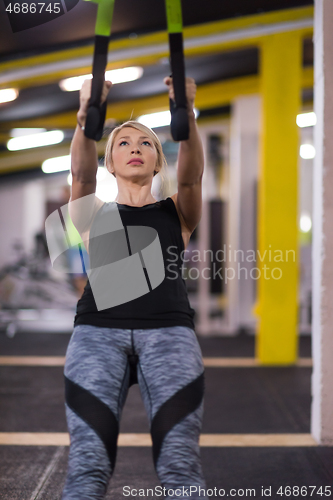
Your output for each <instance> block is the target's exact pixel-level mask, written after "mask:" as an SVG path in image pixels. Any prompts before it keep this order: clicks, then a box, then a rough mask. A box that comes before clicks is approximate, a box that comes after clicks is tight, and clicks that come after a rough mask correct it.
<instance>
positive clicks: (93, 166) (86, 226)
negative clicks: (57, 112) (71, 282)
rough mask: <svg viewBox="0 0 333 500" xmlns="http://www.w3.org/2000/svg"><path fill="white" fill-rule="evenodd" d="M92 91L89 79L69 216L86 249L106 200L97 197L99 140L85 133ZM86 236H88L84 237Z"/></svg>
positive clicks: (82, 104) (78, 133)
mask: <svg viewBox="0 0 333 500" xmlns="http://www.w3.org/2000/svg"><path fill="white" fill-rule="evenodd" d="M111 85H112V84H111V82H109V81H107V82H104V88H103V93H102V102H104V101H105V99H106V97H107V94H108V92H109V90H110V88H111ZM90 93H91V80H85V82H84V83H83V85H82V88H81V90H80V109H79V111H78V113H77V121H78V125H77V127H76V129H75V133H74V136H73V140H72V144H71V172H72V189H71V198H70V203H69V215H70V217H71V219H72V222H73V224H74V226H75V227H76V229H77V230H78V232H79V233H80V235H81V237H82V239H83V241H84V243H85V245H86V248H87V249H88V247H87V241H85V240H87V239H88V236H89V230H90V226H91V223H92V220H93V218H94V216H95V215H96V213H97V211H98V210H99V208H100V207H101V206H102V205H103V202H102V201H101V200H100V199H99V198H97V197H96V196H95V191H96V174H97V168H98V156H97V148H96V143H95V141H93V140H92V139H88V138H87V137H86V136H85V135H84V131H83V130H82V127H84V126H85V123H86V117H87V111H88V104H89V99H90ZM84 238H85V239H84Z"/></svg>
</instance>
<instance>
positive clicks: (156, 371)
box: [62, 325, 206, 500]
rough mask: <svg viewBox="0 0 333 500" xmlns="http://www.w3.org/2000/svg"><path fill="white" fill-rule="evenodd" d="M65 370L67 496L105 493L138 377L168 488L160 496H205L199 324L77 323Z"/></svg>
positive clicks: (85, 498) (89, 499) (84, 498)
mask: <svg viewBox="0 0 333 500" xmlns="http://www.w3.org/2000/svg"><path fill="white" fill-rule="evenodd" d="M64 374H65V394H66V396H65V397H66V416H67V425H68V429H69V433H70V438H71V445H70V451H69V460H68V471H67V478H66V483H65V487H64V490H63V495H62V500H78V499H80V500H93V499H94V500H97V499H103V498H105V494H106V490H107V486H108V483H109V480H110V478H111V476H112V474H113V471H114V468H115V462H116V453H117V438H118V433H119V423H120V419H121V413H122V409H123V406H124V404H125V401H126V397H127V392H128V388H129V387H130V386H131V385H132V384H133V383H137V382H138V384H139V387H140V391H141V395H142V398H143V402H144V405H145V408H146V411H147V415H148V418H149V424H150V432H151V436H152V442H153V461H154V466H155V470H156V473H157V475H158V477H159V480H160V482H161V484H162V486H163V487H165V488H166V490H170V493H169V496H167V497H165V496H164V497H163V498H168V499H171V498H177V499H178V500H179V499H183V498H189V497H190V498H192V500H193V499H197V498H200V500H202V499H205V498H206V497H205V496H204V493H203V490H201V491H200V490H199V487H201V488H203V489H206V484H205V480H204V478H203V473H202V466H201V458H200V448H199V436H200V432H201V424H202V416H203V395H204V367H203V361H202V353H201V349H200V346H199V343H198V340H197V337H196V334H195V332H194V330H192V329H191V328H188V327H184V326H173V327H168V328H154V329H140V330H139V329H135V330H133V329H118V328H101V327H95V326H90V325H78V326H76V327H75V328H74V332H73V335H72V337H71V340H70V342H69V345H68V349H67V355H66V364H65V371H64ZM190 486H192V490H191V492H190V490H189V489H188V490H187V491H186V493H185V494H181V492H180V490H179V488H181V491H182V492H184V487H185V488H186V487H188V488H189V487H190ZM195 486H196V487H197V492H199V491H200V495H199V493H196V492H195V489H196V488H194V487H195ZM176 488H178V490H177V492H175V493H174V494H173V492H172V491H171V490H175V489H176ZM189 492H190V494H189ZM183 495H184V496H183Z"/></svg>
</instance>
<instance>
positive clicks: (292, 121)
mask: <svg viewBox="0 0 333 500" xmlns="http://www.w3.org/2000/svg"><path fill="white" fill-rule="evenodd" d="M301 64H302V39H301V36H300V34H299V33H298V32H286V33H279V34H274V35H269V36H267V37H265V38H264V40H263V43H262V47H261V92H262V102H263V107H262V137H261V139H262V140H261V165H260V174H259V185H258V256H257V267H258V268H259V269H260V278H259V279H258V308H257V311H258V315H259V323H258V330H257V341H256V356H257V358H258V360H259V361H260V362H261V363H262V364H269V365H279V364H282V365H283V364H292V363H294V362H295V360H296V358H297V352H298V343H297V339H298V335H297V324H298V321H297V315H298V296H297V295H298V231H297V186H298V179H297V170H298V146H299V142H298V141H299V138H298V130H297V125H296V115H297V113H298V112H299V110H300V106H301V91H300V89H301Z"/></svg>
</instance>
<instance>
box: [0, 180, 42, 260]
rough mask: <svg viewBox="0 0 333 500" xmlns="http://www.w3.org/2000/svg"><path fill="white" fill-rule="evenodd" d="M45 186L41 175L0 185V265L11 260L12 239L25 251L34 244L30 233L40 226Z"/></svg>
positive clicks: (38, 229)
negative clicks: (32, 178) (30, 179)
mask: <svg viewBox="0 0 333 500" xmlns="http://www.w3.org/2000/svg"><path fill="white" fill-rule="evenodd" d="M44 219H45V188H44V181H43V180H42V179H38V180H34V181H29V182H26V181H25V182H17V181H16V182H13V181H12V182H9V181H8V182H5V181H3V182H2V183H1V186H0V267H1V266H3V265H4V264H7V263H11V262H14V261H15V260H16V258H17V253H15V251H14V250H13V245H14V243H15V242H18V241H19V242H20V243H21V244H22V245H23V247H24V250H25V251H26V252H30V251H31V250H32V249H33V247H34V235H35V233H36V232H38V231H40V230H42V229H43V226H44Z"/></svg>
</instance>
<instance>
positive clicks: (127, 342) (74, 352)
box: [64, 325, 131, 421]
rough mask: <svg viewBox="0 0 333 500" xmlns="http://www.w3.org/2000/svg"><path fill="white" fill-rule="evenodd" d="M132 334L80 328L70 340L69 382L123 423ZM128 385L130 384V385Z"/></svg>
mask: <svg viewBox="0 0 333 500" xmlns="http://www.w3.org/2000/svg"><path fill="white" fill-rule="evenodd" d="M130 349H131V334H130V330H123V329H111V328H99V327H94V326H90V325H78V326H76V327H75V328H74V332H73V335H72V337H71V339H70V342H69V345H68V348H67V353H66V363H65V370H64V375H65V381H66V379H67V380H69V381H70V382H72V386H73V387H72V389H73V390H74V391H75V387H76V386H78V387H79V388H82V389H84V391H86V393H90V394H91V395H93V396H95V397H96V398H98V399H99V400H100V401H101V402H102V403H103V404H105V405H107V406H108V408H109V409H110V410H111V411H112V412H113V414H114V415H115V417H116V419H117V420H118V421H119V420H120V414H121V409H122V406H123V404H124V400H125V399H126V395H127V390H128V378H129V367H128V358H127V354H128V352H129V351H130ZM126 382H127V383H126Z"/></svg>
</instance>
